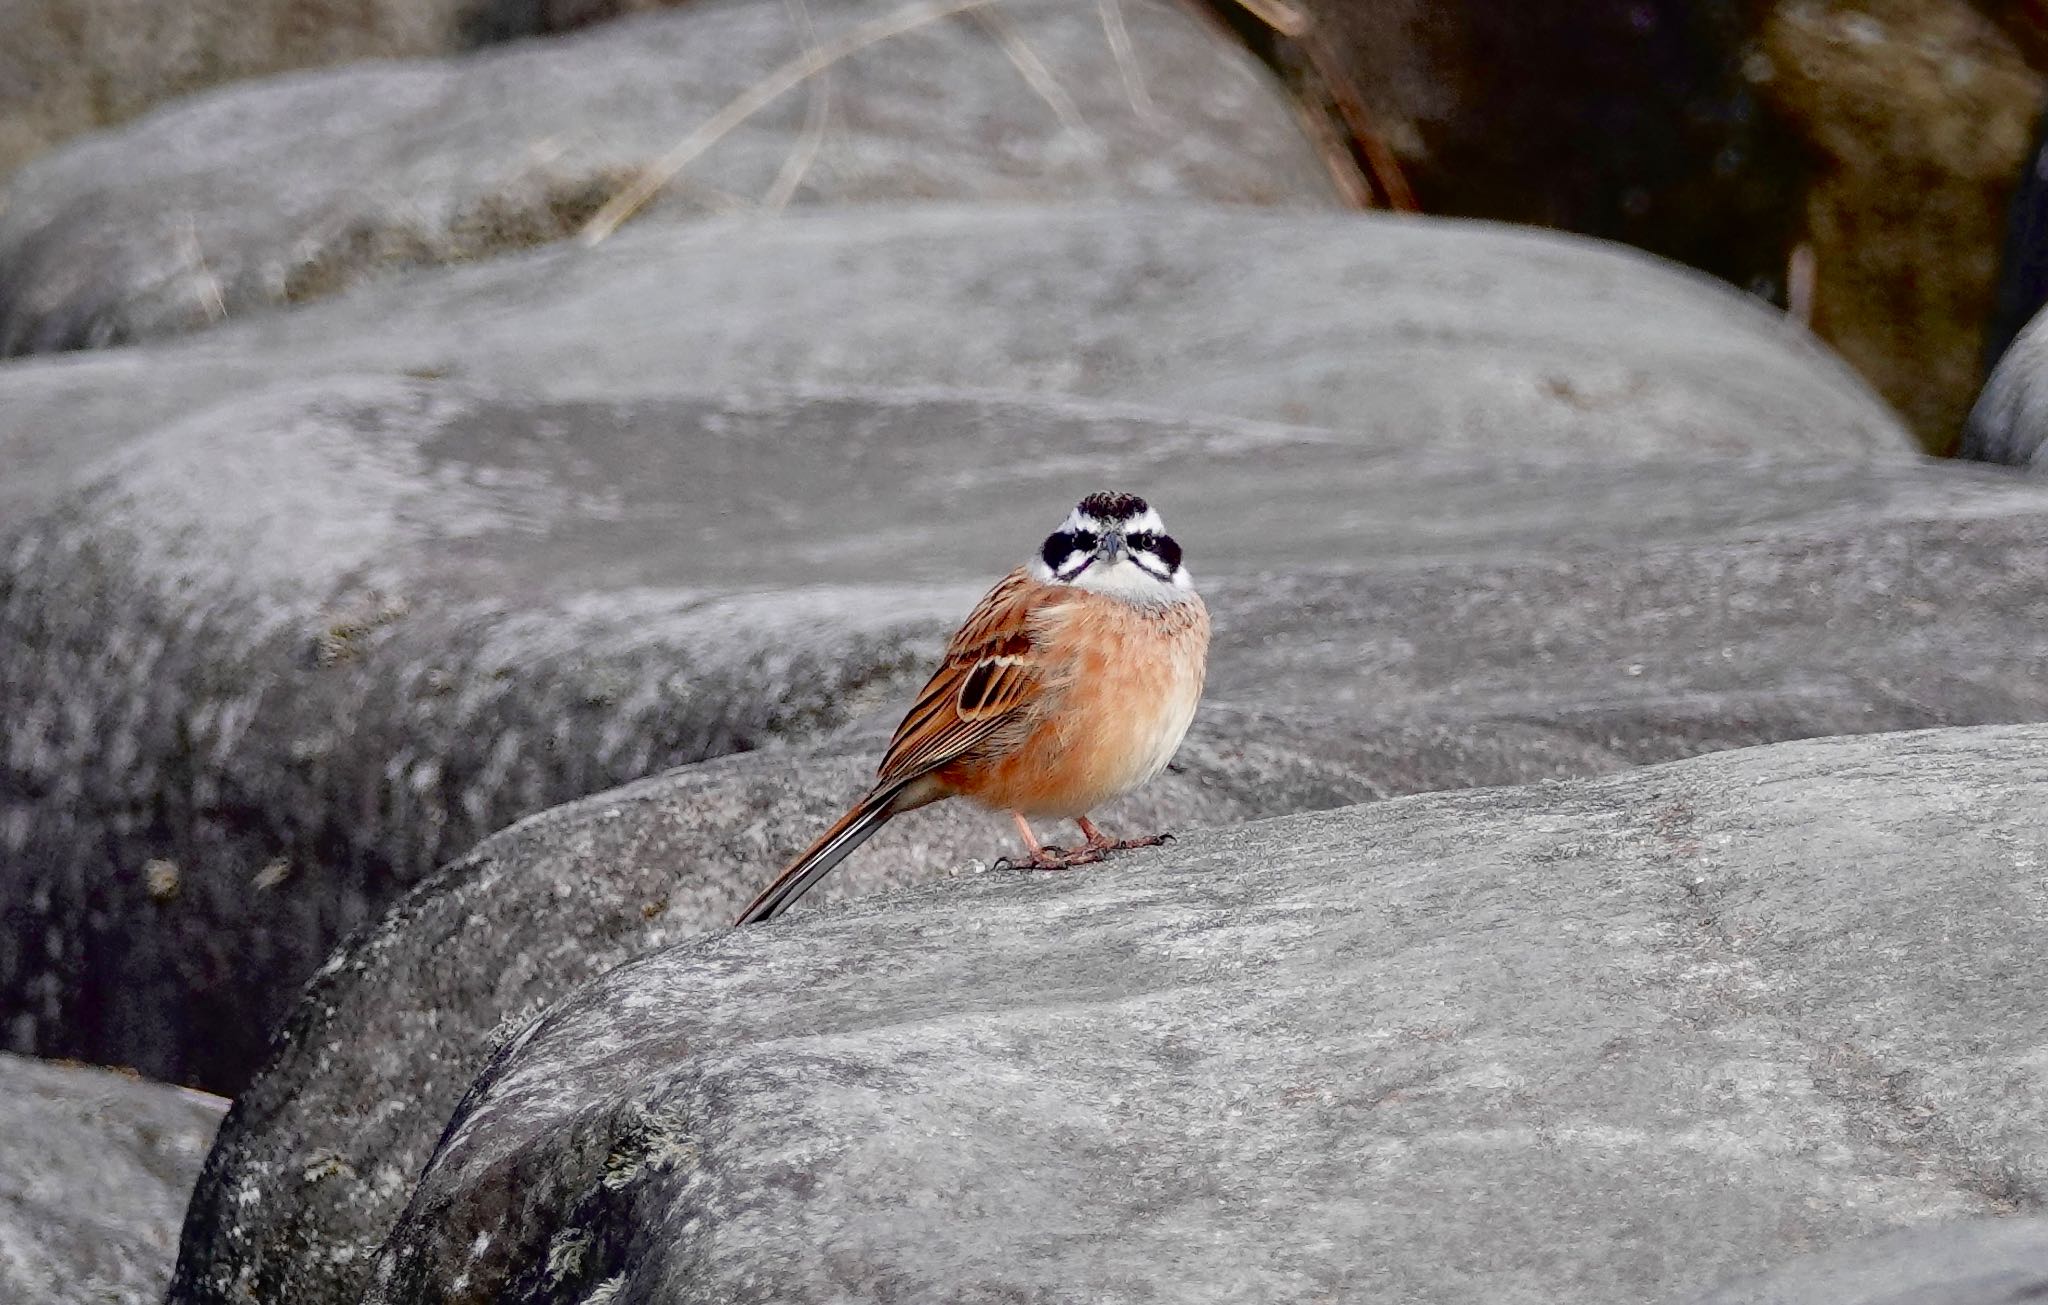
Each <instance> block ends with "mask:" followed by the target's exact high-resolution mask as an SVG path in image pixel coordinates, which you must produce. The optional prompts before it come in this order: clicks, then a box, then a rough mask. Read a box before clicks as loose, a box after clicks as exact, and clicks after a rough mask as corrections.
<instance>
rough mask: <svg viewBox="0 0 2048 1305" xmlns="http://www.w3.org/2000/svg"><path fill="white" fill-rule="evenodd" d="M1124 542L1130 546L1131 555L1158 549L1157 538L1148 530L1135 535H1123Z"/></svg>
mask: <svg viewBox="0 0 2048 1305" xmlns="http://www.w3.org/2000/svg"><path fill="white" fill-rule="evenodd" d="M1124 542H1125V543H1126V544H1129V545H1130V546H1131V551H1132V552H1133V553H1149V552H1151V551H1153V550H1154V549H1156V548H1158V547H1159V536H1157V535H1155V534H1153V533H1152V532H1151V531H1149V530H1141V531H1139V532H1138V533H1137V534H1135V535H1125V536H1124Z"/></svg>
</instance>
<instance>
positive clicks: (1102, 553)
mask: <svg viewBox="0 0 2048 1305" xmlns="http://www.w3.org/2000/svg"><path fill="white" fill-rule="evenodd" d="M1124 552H1125V550H1124V537H1123V536H1122V535H1104V536H1103V537H1102V542H1101V543H1099V544H1097V545H1096V546H1095V560H1096V561H1098V562H1115V561H1116V560H1117V559H1118V558H1120V557H1122V556H1123V555H1124Z"/></svg>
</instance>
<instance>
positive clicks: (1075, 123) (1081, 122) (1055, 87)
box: [974, 5, 1095, 144]
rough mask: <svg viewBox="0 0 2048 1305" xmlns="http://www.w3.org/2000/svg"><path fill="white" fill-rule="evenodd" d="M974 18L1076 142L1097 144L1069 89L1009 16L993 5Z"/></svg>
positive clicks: (978, 12)
mask: <svg viewBox="0 0 2048 1305" xmlns="http://www.w3.org/2000/svg"><path fill="white" fill-rule="evenodd" d="M974 16H975V17H976V18H978V19H980V20H981V22H982V25H983V26H985V27H987V28H988V30H989V32H990V33H991V34H992V35H993V36H994V37H995V38H996V40H997V41H998V42H999V43H1001V45H1002V47H1003V53H1005V54H1007V55H1009V56H1010V62H1011V63H1012V64H1014V65H1015V66H1016V68H1017V73H1018V75H1019V76H1021V77H1023V79H1024V81H1025V83H1026V84H1027V85H1029V86H1030V87H1031V89H1032V90H1034V91H1036V92H1038V98H1040V99H1042V100H1044V101H1045V102H1046V104H1048V105H1050V106H1051V108H1052V111H1053V116H1055V117H1057V118H1058V119H1059V120H1060V126H1061V127H1062V128H1064V129H1065V130H1066V131H1067V132H1068V133H1069V134H1071V135H1073V136H1074V137H1076V138H1077V139H1080V140H1082V141H1085V142H1089V143H1091V144H1092V143H1094V141H1095V136H1094V133H1093V132H1091V131H1089V130H1088V123H1087V121H1086V120H1085V119H1084V118H1082V117H1081V108H1080V106H1079V105H1077V104H1075V103H1074V97H1073V96H1071V95H1068V94H1067V88H1066V87H1064V86H1062V85H1060V83H1059V79H1058V78H1057V77H1054V76H1053V75H1052V69H1050V68H1048V67H1046V66H1045V60H1043V59H1041V58H1039V57H1038V51H1036V50H1034V49H1032V48H1031V43H1030V42H1029V41H1027V40H1025V39H1024V33H1022V32H1020V31H1018V30H1017V25H1016V24H1015V23H1013V22H1011V21H1010V16H1009V15H1008V14H1006V13H1004V12H1003V11H1002V10H1001V9H1000V8H998V7H996V6H993V5H991V6H990V7H988V8H986V9H982V10H979V11H977V12H976V13H975V15H974Z"/></svg>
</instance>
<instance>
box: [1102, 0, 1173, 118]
mask: <svg viewBox="0 0 2048 1305" xmlns="http://www.w3.org/2000/svg"><path fill="white" fill-rule="evenodd" d="M1096 7H1097V8H1098V9H1100V10H1101V11H1102V34H1103V36H1104V37H1106V38H1107V39H1108V41H1109V52H1110V54H1111V55H1113V56H1114V57H1115V58H1116V70H1117V72H1118V73H1119V74H1120V75H1121V76H1122V77H1123V79H1124V96H1125V98H1127V99H1128V100H1130V102H1131V109H1132V110H1133V111H1134V112H1135V113H1136V114H1137V115H1138V116H1139V117H1140V118H1150V117H1152V116H1153V115H1154V114H1155V113H1156V112H1158V110H1157V109H1156V108H1155V107H1154V106H1153V104H1152V94H1151V92H1149V91H1147V90H1146V89H1145V72H1144V70H1143V69H1142V68H1140V67H1138V55H1137V52H1136V51H1135V50H1133V49H1132V48H1131V29H1130V28H1128V27H1126V26H1124V7H1123V0H1097V5H1096Z"/></svg>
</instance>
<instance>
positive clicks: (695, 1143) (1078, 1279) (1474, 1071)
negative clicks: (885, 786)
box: [369, 726, 2048, 1305]
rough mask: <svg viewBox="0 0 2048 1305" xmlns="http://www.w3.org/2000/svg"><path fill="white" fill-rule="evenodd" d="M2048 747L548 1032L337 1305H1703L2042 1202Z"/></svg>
mask: <svg viewBox="0 0 2048 1305" xmlns="http://www.w3.org/2000/svg"><path fill="white" fill-rule="evenodd" d="M2044 783H2048V727H2040V726H2033V727H2018V728H1993V729H1974V730H1944V731H1932V732H1925V733H1909V734H1900V735H1886V736H1877V737H1870V738H1863V739H1848V740H1827V741H1819V742H1802V743H1792V744H1784V745H1778V746H1774V747H1765V748H1756V749H1746V750H1741V751H1736V752H1730V753H1724V754H1721V755H1718V756H1714V757H1707V758H1700V759H1696V760H1692V761H1688V762H1683V763H1679V764H1676V765H1671V766H1665V767H1658V768H1652V769H1642V770H1635V771H1631V772H1628V773H1625V774H1622V775H1617V776H1610V777H1606V778H1600V779H1593V780H1586V781H1579V782H1574V783H1568V784H1548V785H1541V786H1536V787H1530V788H1514V789H1494V790H1485V791H1475V792H1467V793H1452V794H1431V795H1424V796H1420V797H1415V798H1410V799H1407V800H1402V801H1393V802H1383V803H1376V804H1370V805H1366V806H1361V807H1352V808H1348V809H1344V810H1340V811H1332V812H1325V813H1320V814H1309V815H1301V816H1294V817H1289V818H1285V819H1279V820H1273V821H1267V822H1262V823H1257V824H1251V825H1246V826H1240V827H1238V828H1236V829H1232V830H1218V831H1209V832H1206V833H1202V834H1200V835H1191V836H1189V837H1188V838H1186V839H1185V840H1184V841H1182V842H1181V843H1179V844H1177V845H1173V846H1170V847H1168V848H1166V849H1164V850H1162V851H1158V852H1154V853H1148V854H1146V855H1144V856H1142V857H1134V858H1132V859H1130V860H1127V861H1124V862H1122V863H1119V864H1116V865H1113V866H1110V867H1106V868H1103V869H1101V870H1099V871H1091V872H1083V873H1077V874H1070V875H1031V874H1021V873H1007V874H992V875H985V876H981V877H979V878H977V879H973V880H968V881H964V882H960V883H954V884H950V885H945V886H943V887H938V888H931V889H925V890H920V891H913V892H908V893H902V894H897V895H893V896H888V897H873V898H868V899H866V900H864V901H862V902H859V903H856V904H853V905H850V906H847V907H844V908H842V909H838V910H827V911H815V912H811V913H809V914H808V916H807V917H795V918H792V919H790V920H788V921H785V922H783V923H781V924H778V925H774V926H767V927H757V928H748V929H742V930H736V931H731V932H727V933H724V934H721V935H718V936H715V937H712V938H708V939H705V940H702V941H700V942H698V943H695V944H689V945H683V946H678V947H672V948H669V949H667V950H664V951H660V952H657V953H654V954H652V955H649V956H647V957H644V958H643V959H641V960H638V961H635V962H633V963H631V964H628V965H626V966H623V967H621V968H619V969H616V970H613V971H612V972H610V973H609V974H607V975H606V976H604V977H603V978H601V979H599V980H597V981H595V982H593V983H591V984H589V985H587V986H586V987H584V988H582V989H580V990H578V991H577V992H575V993H574V994H572V995H571V996H569V997H567V998H566V999H564V1000H563V1001H561V1002H559V1003H557V1004H556V1005H554V1006H553V1007H551V1008H550V1009H549V1010H548V1011H547V1012H546V1013H545V1014H544V1015H542V1016H541V1017H540V1018H538V1019H536V1020H534V1021H533V1022H532V1023H530V1024H528V1025H527V1026H526V1027H525V1028H524V1029H522V1030H521V1031H519V1032H518V1034H517V1035H516V1036H515V1037H513V1038H512V1039H511V1040H510V1041H509V1042H508V1043H507V1044H506V1045H505V1046H504V1047H503V1048H502V1049H501V1050H500V1051H499V1052H498V1054H497V1055H496V1056H495V1057H494V1058H493V1060H492V1062H491V1064H490V1065H489V1067H488V1068H487V1069H486V1070H485V1072H484V1074H483V1075H482V1076H481V1077H480V1078H479V1079H478V1081H477V1082H476V1084H475V1086H474V1087H473V1088H472V1089H471V1090H470V1092H469V1094H468V1096H467V1097H466V1098H465V1099H464V1101H463V1103H462V1106H461V1108H460V1109H459V1110H458V1111H457V1113H456V1115H455V1117H454V1119H453V1120H452V1121H451V1122H450V1124H449V1127H448V1130H447V1132H446V1134H445V1135H444V1136H443V1138H442V1140H441V1142H440V1145H439V1146H438V1147H437V1148H436V1151H435V1154H434V1157H433V1159H432V1161H431V1162H430V1163H429V1165H428V1166H427V1169H426V1171H425V1173H424V1175H423V1176H422V1178H421V1180H420V1182H419V1185H418V1188H417V1190H416V1191H415V1193H414V1195H413V1197H412V1200H411V1202H410V1204H409V1205H408V1207H407V1210H406V1213H405V1216H404V1217H403V1218H402V1219H401V1220H400V1221H399V1222H398V1224H397V1225H396V1228H395V1230H394V1232H393V1234H392V1238H391V1240H390V1242H389V1244H388V1245H387V1247H386V1249H385V1252H384V1254H383V1256H382V1258H381V1259H380V1261H379V1263H378V1266H377V1270H376V1274H375V1278H374V1286H373V1290H372V1291H371V1293H370V1295H369V1299H370V1300H371V1301H375V1302H384V1301H389V1302H398V1301H404V1302H434V1301H452V1300H477V1299H494V1300H502V1301H540V1300H581V1299H587V1298H589V1297H590V1296H591V1295H593V1294H595V1295H597V1296H598V1297H599V1298H600V1299H618V1300H663V1301H674V1302H679V1303H681V1302H694V1301H730V1300H743V1301H752V1300H776V1301H791V1302H797V1301H810V1300H840V1299H845V1298H847V1297H848V1296H863V1297H872V1296H876V1295H886V1296H887V1297H888V1298H890V1299H894V1300H904V1301H926V1300H930V1301H937V1300H963V1299H964V1300H1010V1299H1024V1298H1031V1299H1088V1300H1100V1301H1123V1300H1155V1299H1160V1298H1162V1297H1163V1298H1170V1299H1174V1300H1185V1301H1222V1300H1244V1299H1317V1298H1330V1297H1343V1296H1347V1295H1353V1294H1357V1293H1359V1292H1366V1291H1369V1292H1371V1293H1372V1294H1375V1295H1378V1296H1382V1297H1385V1298H1389V1299H1404V1300H1428V1299H1447V1298H1452V1297H1455V1298H1458V1299H1475V1298H1476V1299H1485V1300H1489V1301H1499V1302H1507V1303H1513V1302H1539V1301H1540V1302H1550V1301H1555V1300H1559V1299H1567V1298H1568V1299H1571V1300H1574V1301H1578V1302H1585V1303H1586V1305H1601V1303H1602V1302H1616V1303H1617V1305H1618V1303H1620V1302H1640V1301H1645V1300H1659V1299H1666V1298H1670V1297H1673V1296H1678V1295H1680V1294H1691V1293H1697V1292H1702V1291H1705V1290H1707V1289H1709V1288H1711V1287H1712V1286H1714V1285H1715V1284H1716V1282H1717V1281H1718V1280H1721V1279H1724V1278H1727V1277H1729V1276H1732V1275H1736V1274H1741V1273H1749V1272H1754V1271H1756V1270H1759V1269H1763V1268H1767V1267H1769V1266H1770V1265H1772V1264H1774V1263H1776V1262H1778V1261H1781V1260H1784V1259H1787V1258H1790V1257H1791V1256H1792V1255H1794V1254H1796V1253H1798V1252H1800V1251H1803V1250H1806V1249H1808V1248H1811V1247H1814V1246H1825V1245H1828V1244H1830V1243H1834V1242H1838V1241H1842V1240H1845V1239H1848V1238H1851V1237H1856V1236H1861V1235H1865V1234H1868V1233H1872V1232H1876V1231H1880V1230H1883V1229H1886V1228H1890V1227H1895V1226H1899V1225H1905V1224H1914V1223H1924V1222H1931V1221H1936V1220H1944V1219H1953V1218H1956V1217H1959V1216H1966V1215H1988V1214H1997V1213H2003V1212H2010V1211H2013V1210H2015V1209H2019V1208H2025V1207H2027V1206H2028V1205H2030V1204H2032V1203H2033V1201H2034V1197H2033V1195H2032V1194H2033V1193H2034V1192H2036V1191H2038V1190H2039V1189H2040V1187H2041V1185H2042V1184H2043V1183H2044V1182H2048V1170H2044V1167H2043V1166H2044V1157H2048V1123H2044V1120H2048V1070H2044V1064H2048V1059H2044V1049H2048V1001H2044V1000H2043V999H2042V998H2041V996H2040V995H2039V994H2040V993H2041V992H2042V991H2043V990H2044V988H2048V958H2044V953H2043V951H2042V949H2041V947H2040V946H2039V934H2040V929H2041V927H2042V914H2043V912H2044V911H2048V897H2044V895H2043V893H2042V891H2041V887H2040V875H2041V865H2040V863H2039V856H2038V853H2037V849H2038V848H2039V847H2040V846H2041V845H2042V843H2043V841H2044V839H2048V811H2044V809H2043V807H2042V804H2041V803H2040V801H2039V795H2040V791H2041V786H2042V785H2043V784H2044Z"/></svg>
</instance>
